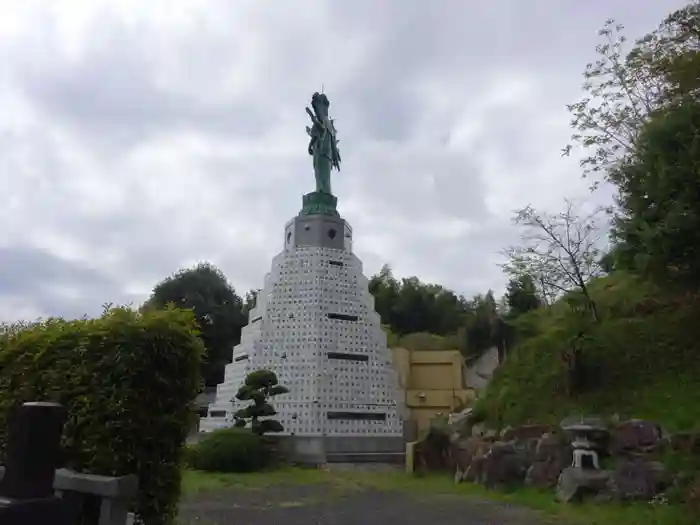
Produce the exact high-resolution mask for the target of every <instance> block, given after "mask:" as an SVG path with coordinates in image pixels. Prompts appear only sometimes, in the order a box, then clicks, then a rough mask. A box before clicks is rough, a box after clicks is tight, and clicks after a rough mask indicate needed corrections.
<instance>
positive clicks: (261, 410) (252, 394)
mask: <svg viewBox="0 0 700 525" xmlns="http://www.w3.org/2000/svg"><path fill="white" fill-rule="evenodd" d="M287 392H289V389H287V387H284V386H282V385H279V384H278V381H277V375H276V374H275V373H274V372H272V371H271V370H256V371H254V372H251V373H250V374H248V376H247V377H246V378H245V382H244V384H243V386H241V387H240V388H239V389H238V393H237V394H236V399H238V400H239V401H252V404H251V405H248V406H247V407H245V408H242V409H240V410H237V411H236V413H235V414H234V416H233V417H234V420H235V423H234V426H236V427H240V428H243V427H245V426H246V425H247V424H248V423H249V422H250V426H251V430H252V431H253V433H254V434H257V435H259V436H262V435H263V434H266V433H268V432H282V431H283V430H284V427H282V424H281V423H280V422H279V421H277V420H275V419H260V418H263V417H264V418H269V417H271V416H274V415H275V414H277V411H276V410H275V409H274V407H273V406H272V405H271V404H270V403H269V400H270V398H272V397H274V396H278V395H281V394H286V393H287Z"/></svg>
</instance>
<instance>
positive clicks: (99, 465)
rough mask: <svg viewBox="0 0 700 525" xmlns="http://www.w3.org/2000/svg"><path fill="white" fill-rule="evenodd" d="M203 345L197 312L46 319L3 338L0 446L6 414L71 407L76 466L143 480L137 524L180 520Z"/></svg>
mask: <svg viewBox="0 0 700 525" xmlns="http://www.w3.org/2000/svg"><path fill="white" fill-rule="evenodd" d="M204 352H205V349H204V345H203V344H202V342H201V340H200V339H199V337H198V331H197V325H196V321H195V318H194V316H193V314H192V312H191V311H187V310H177V309H174V308H168V309H165V310H159V311H148V312H143V313H138V312H135V311H132V310H130V309H127V308H113V309H109V310H106V311H105V312H104V314H103V315H102V317H100V318H97V319H81V320H76V321H65V320H62V319H49V320H47V321H43V322H39V323H35V324H29V325H26V324H25V325H16V326H14V327H10V328H5V330H4V331H3V332H2V333H1V334H0V449H4V447H5V444H6V438H7V436H6V421H7V415H8V412H9V411H10V410H11V409H12V408H13V407H14V406H15V405H17V404H20V403H23V402H25V401H56V402H59V403H61V404H63V405H64V406H65V407H66V409H67V411H68V420H67V421H66V425H65V429H64V432H63V446H64V448H65V452H66V459H67V461H68V465H67V466H69V467H70V468H73V469H75V470H77V471H80V472H86V473H93V474H102V475H111V476H118V475H124V474H136V475H138V477H139V485H140V487H139V492H138V495H137V499H136V502H135V509H134V510H135V512H136V515H137V522H140V523H144V524H146V525H167V524H171V523H173V522H174V519H175V516H176V514H177V503H178V499H179V496H180V467H181V461H182V454H183V445H184V443H185V439H186V437H187V433H188V431H189V430H190V428H191V423H192V411H191V410H190V403H191V402H192V400H193V399H194V398H195V396H196V395H197V393H198V392H199V390H200V388H201V377H200V373H199V370H200V363H201V360H202V357H203V355H204Z"/></svg>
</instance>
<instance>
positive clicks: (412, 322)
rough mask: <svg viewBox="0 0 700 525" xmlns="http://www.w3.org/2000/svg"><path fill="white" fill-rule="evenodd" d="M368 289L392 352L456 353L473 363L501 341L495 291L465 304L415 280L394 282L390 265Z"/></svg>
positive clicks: (448, 294)
mask: <svg viewBox="0 0 700 525" xmlns="http://www.w3.org/2000/svg"><path fill="white" fill-rule="evenodd" d="M369 289H370V292H371V293H372V295H373V296H374V300H375V308H376V310H377V312H378V313H379V315H380V316H381V319H382V323H383V328H384V329H385V330H386V331H387V342H388V344H389V346H390V347H391V346H402V347H405V348H408V349H413V350H418V349H421V350H428V349H431V350H448V349H449V350H452V349H458V350H460V352H462V354H463V355H465V356H470V357H474V356H478V355H480V354H481V353H482V352H484V351H485V350H487V349H488V348H492V347H493V346H496V345H498V344H500V343H499V341H502V340H503V337H502V335H503V334H502V331H503V330H502V328H503V327H502V326H501V322H502V320H501V318H500V314H499V312H498V310H499V308H498V305H497V302H496V300H495V298H494V296H493V292H492V291H489V292H487V293H486V294H483V295H482V294H477V295H475V296H474V297H473V298H472V299H466V298H465V297H463V296H458V295H457V294H455V293H454V292H453V291H451V290H448V289H447V288H445V287H443V286H440V285H436V284H427V283H423V282H421V281H420V280H419V279H418V278H417V277H409V278H403V279H401V280H399V279H396V278H395V277H394V276H393V274H392V271H391V268H390V267H389V266H388V265H384V267H382V269H381V270H380V272H379V273H378V274H377V275H375V276H373V277H372V278H371V279H370V282H369Z"/></svg>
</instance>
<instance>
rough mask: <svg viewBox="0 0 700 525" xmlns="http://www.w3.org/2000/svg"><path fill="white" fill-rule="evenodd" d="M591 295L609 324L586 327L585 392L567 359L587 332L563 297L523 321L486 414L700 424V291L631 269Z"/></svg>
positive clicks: (504, 419) (597, 285) (670, 426)
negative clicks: (575, 384)
mask: <svg viewBox="0 0 700 525" xmlns="http://www.w3.org/2000/svg"><path fill="white" fill-rule="evenodd" d="M590 292H591V295H592V297H593V298H594V300H595V301H596V305H597V306H598V310H599V315H600V322H599V323H596V324H594V325H592V326H590V327H588V328H587V330H586V337H585V342H584V345H583V349H582V350H583V351H582V356H583V366H584V367H585V368H586V369H587V370H586V371H587V374H586V376H587V384H586V385H585V387H584V388H583V389H582V391H581V392H580V393H578V394H577V395H575V396H572V395H569V394H568V392H567V388H566V385H567V380H568V379H567V367H566V363H565V361H564V359H563V355H564V352H565V351H566V349H567V348H568V346H569V345H570V342H571V339H572V337H574V336H575V335H576V333H577V331H578V330H579V328H578V327H577V319H578V316H577V315H576V313H575V312H573V311H572V309H571V308H570V307H569V306H568V304H566V301H565V299H563V300H560V301H559V302H558V303H556V304H555V305H553V306H552V307H550V308H540V309H537V310H534V311H532V312H529V313H527V314H525V315H523V316H521V317H519V318H518V319H517V320H516V321H515V322H514V325H515V328H516V343H515V345H514V346H513V348H511V349H510V350H509V352H508V356H507V358H506V360H505V362H504V364H503V365H502V366H501V368H500V369H499V370H498V371H497V373H496V375H495V377H494V379H493V381H492V383H491V384H490V385H489V388H488V389H487V392H486V393H485V394H484V397H483V398H481V399H480V400H479V402H478V404H477V407H476V410H477V413H478V414H479V415H480V416H481V417H483V418H484V419H485V420H486V421H487V422H488V423H489V424H491V425H493V426H496V427H503V426H505V425H515V424H522V423H528V422H552V423H556V422H558V421H559V420H561V418H563V417H566V416H569V415H576V414H585V415H594V414H601V415H612V414H615V413H617V414H619V415H620V416H621V417H625V416H634V417H638V418H649V419H652V420H656V421H658V422H660V423H661V424H662V425H663V426H664V427H665V428H666V429H667V430H669V431H679V430H694V429H695V430H697V429H698V426H699V425H700V419H699V418H698V411H697V406H698V405H699V404H700V387H699V385H698V383H697V379H698V378H699V377H700V359H698V357H699V356H700V352H699V348H700V322H699V321H700V296H698V295H694V296H693V295H682V296H679V295H673V294H671V293H669V292H665V291H664V290H663V289H661V288H659V287H657V286H655V285H653V284H651V283H649V282H646V281H643V280H641V279H639V278H637V277H634V276H632V275H629V274H626V273H623V272H616V273H615V274H613V275H610V276H607V277H603V278H600V279H597V280H595V281H593V282H592V283H591V286H590Z"/></svg>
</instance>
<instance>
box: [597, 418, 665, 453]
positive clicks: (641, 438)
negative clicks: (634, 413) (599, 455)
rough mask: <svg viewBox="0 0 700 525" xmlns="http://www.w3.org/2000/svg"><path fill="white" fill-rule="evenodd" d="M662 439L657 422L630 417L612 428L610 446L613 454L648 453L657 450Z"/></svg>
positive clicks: (661, 432)
mask: <svg viewBox="0 0 700 525" xmlns="http://www.w3.org/2000/svg"><path fill="white" fill-rule="evenodd" d="M662 440H663V431H662V429H661V427H660V426H659V424H658V423H655V422H653V421H645V420H642V419H630V420H627V421H623V422H622V423H619V424H618V425H617V426H616V427H615V428H614V429H613V431H612V441H611V443H610V448H611V452H612V453H613V454H615V455H621V454H629V453H632V454H634V453H650V452H654V451H656V450H658V448H659V447H660V446H661V445H662Z"/></svg>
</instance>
